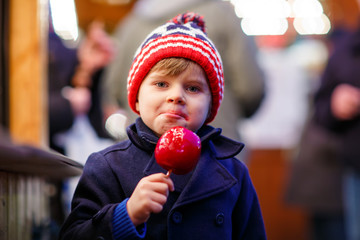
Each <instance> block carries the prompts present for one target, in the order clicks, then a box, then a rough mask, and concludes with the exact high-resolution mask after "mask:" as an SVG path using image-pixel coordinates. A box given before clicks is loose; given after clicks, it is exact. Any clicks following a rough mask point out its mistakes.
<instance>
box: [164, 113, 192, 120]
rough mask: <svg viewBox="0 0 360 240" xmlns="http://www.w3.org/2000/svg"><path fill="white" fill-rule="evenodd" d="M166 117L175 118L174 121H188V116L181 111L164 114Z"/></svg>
mask: <svg viewBox="0 0 360 240" xmlns="http://www.w3.org/2000/svg"><path fill="white" fill-rule="evenodd" d="M163 115H165V116H166V117H169V118H174V119H185V120H188V118H189V117H188V116H187V114H185V113H183V112H181V111H166V112H164V113H163Z"/></svg>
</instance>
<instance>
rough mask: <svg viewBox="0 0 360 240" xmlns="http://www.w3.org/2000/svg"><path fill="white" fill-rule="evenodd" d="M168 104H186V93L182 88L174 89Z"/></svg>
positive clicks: (171, 91)
mask: <svg viewBox="0 0 360 240" xmlns="http://www.w3.org/2000/svg"><path fill="white" fill-rule="evenodd" d="M166 101H167V102H168V103H176V104H185V96H184V91H183V89H182V88H181V87H175V86H174V87H173V88H172V89H171V90H170V91H169V95H168V96H167V98H166Z"/></svg>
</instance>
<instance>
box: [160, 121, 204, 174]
mask: <svg viewBox="0 0 360 240" xmlns="http://www.w3.org/2000/svg"><path fill="white" fill-rule="evenodd" d="M200 153H201V142H200V138H199V137H198V135H196V134H195V133H194V132H192V131H191V130H188V129H186V128H184V127H173V128H171V129H169V130H168V131H167V132H165V133H164V134H163V135H162V136H161V137H160V139H159V141H158V143H157V145H156V148H155V159H156V162H157V163H158V164H159V165H160V166H161V167H162V168H164V169H166V170H168V171H169V172H173V173H175V174H186V173H188V172H190V171H191V170H192V169H193V168H194V167H195V166H196V164H197V162H198V161H199V158H200Z"/></svg>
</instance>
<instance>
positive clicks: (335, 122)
mask: <svg viewBox="0 0 360 240" xmlns="http://www.w3.org/2000/svg"><path fill="white" fill-rule="evenodd" d="M358 3H360V1H358ZM359 64H360V28H359V29H358V30H356V31H355V32H354V33H352V34H349V35H348V36H346V37H345V38H344V39H343V40H341V41H338V46H337V47H336V48H335V50H334V53H333V54H332V55H331V56H330V58H329V62H328V65H327V67H326V69H325V72H324V74H323V77H322V80H321V85H320V88H319V90H318V92H317V93H316V95H315V121H316V122H317V123H319V124H321V125H323V126H325V127H326V128H327V129H329V130H330V131H332V132H333V133H334V134H336V135H337V136H338V137H339V140H340V143H339V148H340V149H339V153H338V154H337V158H338V161H339V162H340V163H342V164H343V165H344V167H345V170H344V171H345V173H344V185H343V187H344V210H345V224H346V225H345V228H346V234H347V239H348V240H355V239H356V240H359V239H360V228H359V226H360V204H359V203H360V148H359V142H360V68H359Z"/></svg>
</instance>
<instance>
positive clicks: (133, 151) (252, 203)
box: [60, 13, 266, 239]
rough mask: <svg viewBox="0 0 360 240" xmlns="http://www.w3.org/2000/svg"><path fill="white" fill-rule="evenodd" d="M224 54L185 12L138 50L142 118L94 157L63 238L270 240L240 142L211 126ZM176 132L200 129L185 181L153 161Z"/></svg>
mask: <svg viewBox="0 0 360 240" xmlns="http://www.w3.org/2000/svg"><path fill="white" fill-rule="evenodd" d="M223 88H224V82H223V73H222V64H221V60H220V56H219V54H218V52H217V51H216V48H215V47H214V45H213V44H212V42H211V41H210V40H209V39H208V38H207V36H206V34H205V27H204V22H203V20H202V17H200V16H198V15H196V14H194V13H186V14H182V15H179V16H177V17H175V18H174V19H172V20H171V21H169V22H168V23H166V24H165V25H163V26H160V27H159V28H157V29H155V30H154V31H153V32H152V33H150V35H149V36H148V37H147V39H146V40H145V42H144V43H143V44H142V45H141V46H140V47H139V49H138V51H137V52H136V54H135V59H134V62H133V65H132V67H131V69H130V72H129V77H128V100H129V105H130V107H131V108H132V109H133V110H134V111H135V112H136V113H138V114H139V115H140V118H138V119H137V120H136V122H135V123H134V124H133V125H131V126H130V127H129V128H128V129H127V134H128V137H129V140H126V141H123V142H120V143H118V144H116V145H114V146H112V147H110V148H107V149H105V150H103V151H101V152H98V153H94V154H92V155H91V156H90V157H89V159H88V161H87V163H86V165H85V168H84V172H83V175H82V176H81V179H80V181H79V184H78V187H77V190H76V192H75V194H74V198H73V203H72V212H71V214H70V216H69V217H68V219H67V220H66V222H65V223H64V225H63V228H62V230H61V236H60V238H61V239H141V238H145V239H266V236H265V230H264V225H263V220H262V216H261V212H260V207H259V203H258V199H257V196H256V193H255V190H254V188H253V186H252V183H251V180H250V177H249V174H248V171H247V169H246V167H245V166H244V165H243V164H242V163H241V162H240V161H238V160H237V159H235V158H234V156H235V155H236V154H238V153H239V152H240V151H241V149H242V148H243V146H244V145H243V144H241V143H237V142H235V141H232V140H230V139H228V138H225V137H223V136H221V135H220V134H221V130H220V129H214V128H213V127H211V126H208V125H207V123H209V122H211V121H212V120H213V119H214V118H215V116H216V113H217V110H218V108H219V106H220V103H221V100H222V97H223ZM174 126H183V127H186V128H188V129H190V130H192V131H194V132H196V133H197V134H198V135H199V136H200V138H201V142H202V153H201V157H200V160H199V162H198V165H197V166H196V168H195V169H194V170H193V171H192V172H190V173H188V174H186V175H175V174H173V175H171V177H170V178H169V177H167V176H166V175H165V174H164V173H165V172H166V171H165V170H164V169H162V168H161V167H160V166H159V165H158V164H157V163H156V161H155V158H154V149H155V146H156V143H157V141H158V139H159V137H160V136H161V135H162V134H163V133H165V132H166V131H167V130H169V129H170V128H171V127H174Z"/></svg>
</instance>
